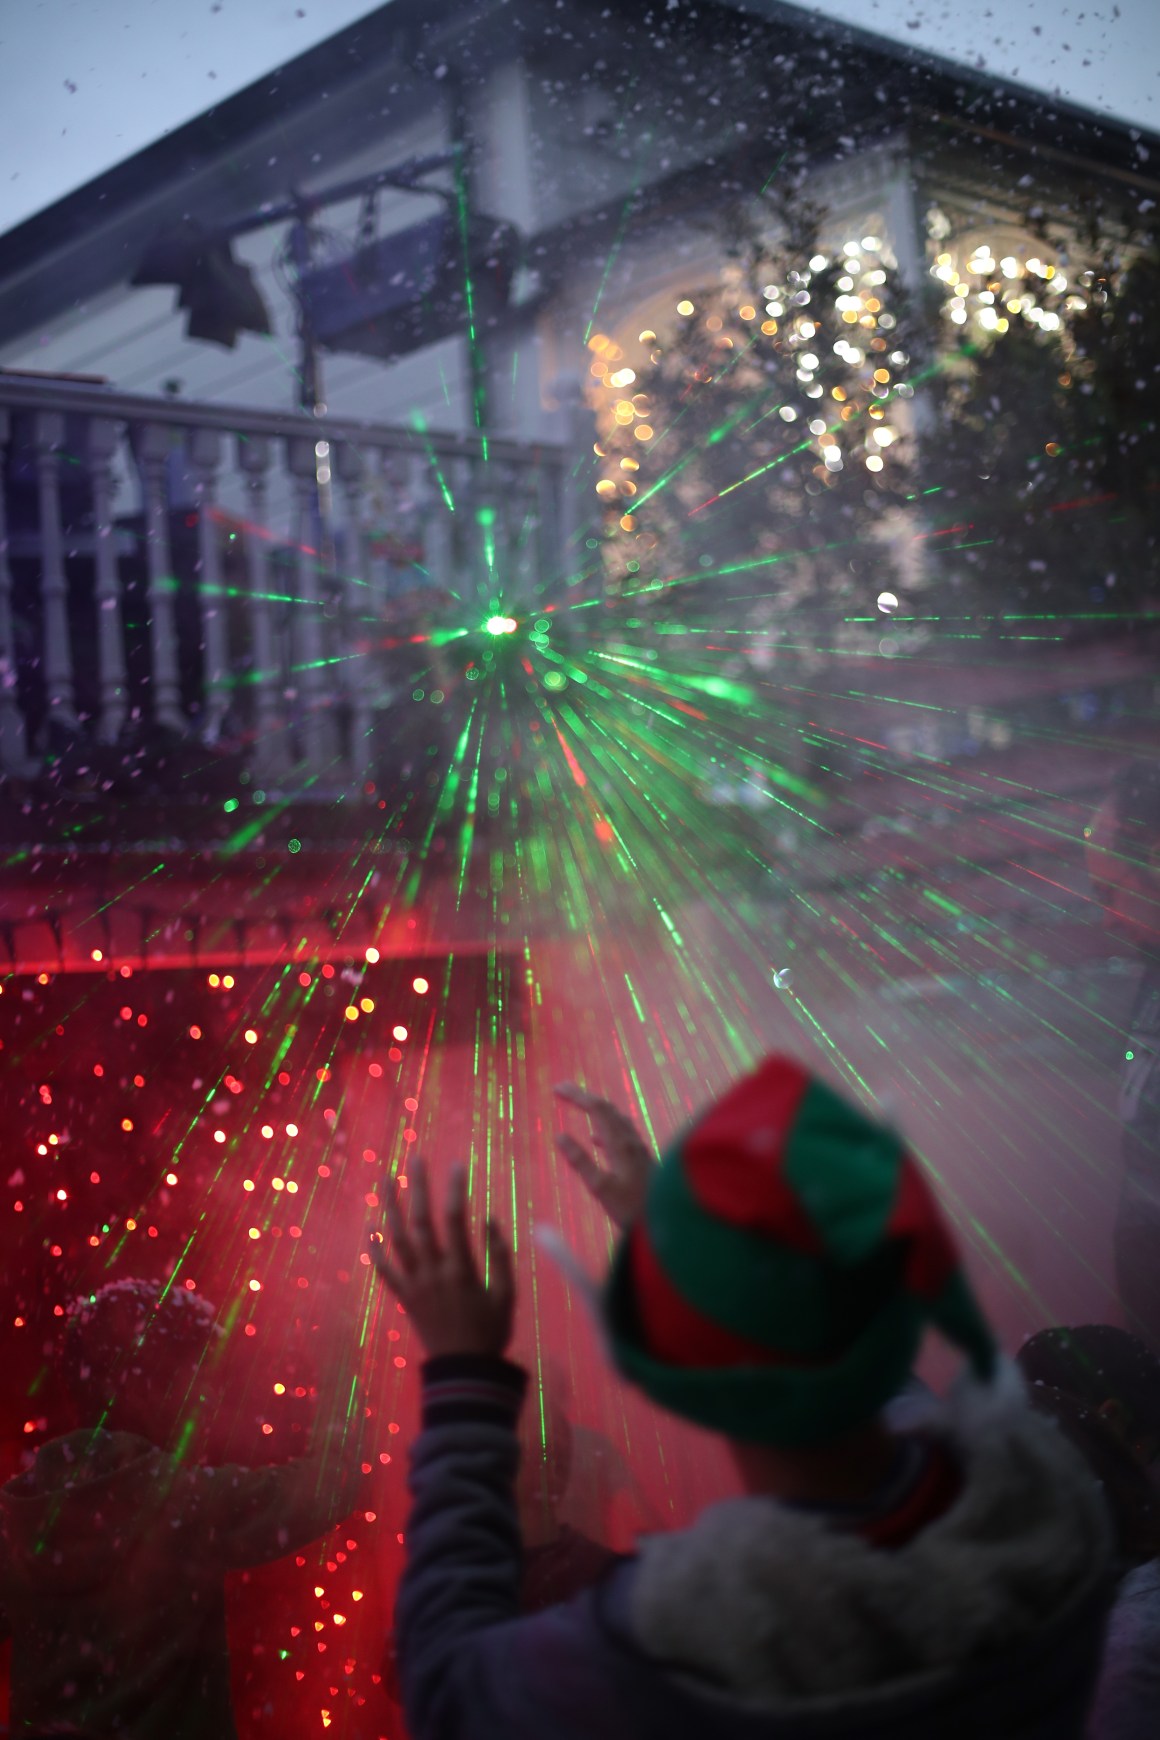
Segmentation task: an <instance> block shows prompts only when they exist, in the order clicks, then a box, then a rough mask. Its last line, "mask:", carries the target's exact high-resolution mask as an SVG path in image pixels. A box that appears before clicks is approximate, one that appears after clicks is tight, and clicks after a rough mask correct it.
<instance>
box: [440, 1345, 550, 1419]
mask: <svg viewBox="0 0 1160 1740" xmlns="http://www.w3.org/2000/svg"><path fill="white" fill-rule="evenodd" d="M527 1384H528V1374H527V1372H525V1371H524V1370H523V1369H522V1368H521V1367H520V1366H518V1365H513V1364H512V1363H511V1361H510V1360H507V1359H493V1358H492V1357H490V1355H488V1354H476V1353H446V1354H440V1355H439V1356H438V1358H436V1359H429V1360H427V1361H426V1362H425V1363H424V1366H423V1429H424V1431H426V1429H427V1428H428V1427H429V1426H454V1425H458V1424H460V1423H461V1422H463V1421H471V1422H472V1423H473V1424H479V1423H483V1424H485V1425H495V1426H509V1427H514V1426H515V1423H516V1420H517V1418H518V1416H519V1411H520V1405H521V1403H522V1402H523V1399H524V1391H525V1390H526V1388H527Z"/></svg>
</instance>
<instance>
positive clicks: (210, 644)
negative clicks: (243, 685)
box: [187, 429, 230, 743]
mask: <svg viewBox="0 0 1160 1740" xmlns="http://www.w3.org/2000/svg"><path fill="white" fill-rule="evenodd" d="M187 439H188V443H189V460H190V464H191V465H192V467H193V473H194V476H195V478H196V479H197V570H198V594H199V598H200V603H201V626H202V636H203V646H204V649H205V650H204V653H203V661H204V662H203V670H204V681H205V705H204V710H203V713H202V727H201V735H202V737H203V739H204V740H205V742H206V743H216V742H217V741H218V739H219V738H220V737H221V734H222V726H223V725H224V723H225V718H226V714H227V713H228V712H229V706H230V672H229V636H228V634H227V618H226V600H225V594H224V592H223V589H222V567H221V544H220V539H219V536H218V525H217V520H216V519H215V518H214V505H215V504H214V495H215V488H216V483H217V469H218V462H219V460H220V458H221V439H220V437H219V435H218V433H217V430H216V429H191V430H190V431H189V435H188V437H187Z"/></svg>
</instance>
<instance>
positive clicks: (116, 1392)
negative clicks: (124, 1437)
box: [63, 1280, 220, 1448]
mask: <svg viewBox="0 0 1160 1740" xmlns="http://www.w3.org/2000/svg"><path fill="white" fill-rule="evenodd" d="M215 1315H216V1313H215V1311H214V1308H213V1306H212V1305H211V1304H210V1303H209V1302H208V1300H206V1299H202V1298H200V1297H198V1295H197V1294H195V1293H191V1292H188V1291H186V1289H185V1288H179V1287H169V1286H166V1284H165V1283H161V1282H156V1281H142V1280H129V1281H112V1282H110V1283H109V1284H108V1285H107V1286H105V1287H102V1288H101V1289H100V1291H99V1292H96V1293H90V1294H83V1295H82V1296H81V1297H80V1298H79V1299H77V1300H75V1301H74V1303H73V1304H72V1306H71V1307H70V1309H69V1313H68V1323H67V1328H66V1331H65V1338H64V1348H63V1366H64V1376H65V1380H66V1382H67V1384H68V1387H69V1390H70V1391H71V1393H72V1396H73V1399H74V1401H75V1403H76V1405H77V1408H78V1410H79V1412H80V1413H81V1415H82V1417H83V1420H84V1423H85V1424H86V1425H92V1426H104V1427H106V1428H107V1429H108V1430H109V1431H125V1432H136V1433H138V1434H139V1435H140V1436H141V1437H144V1438H148V1439H149V1440H150V1441H151V1442H152V1443H154V1444H157V1445H159V1446H162V1447H164V1448H177V1447H178V1445H179V1444H180V1442H181V1440H182V1434H183V1429H184V1428H185V1426H186V1424H187V1422H189V1421H191V1420H192V1419H193V1418H194V1417H195V1415H196V1413H197V1410H198V1405H199V1403H200V1402H201V1401H203V1400H204V1397H203V1395H202V1393H201V1392H202V1388H203V1378H202V1370H203V1366H204V1363H205V1361H206V1358H207V1355H208V1354H209V1352H210V1350H211V1348H212V1347H213V1345H214V1343H215V1341H216V1340H217V1338H218V1336H219V1335H220V1331H219V1330H218V1328H217V1327H216V1325H215V1321H214V1319H215Z"/></svg>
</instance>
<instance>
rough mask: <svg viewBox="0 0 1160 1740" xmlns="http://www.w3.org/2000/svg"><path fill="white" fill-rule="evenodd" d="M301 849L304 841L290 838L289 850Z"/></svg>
mask: <svg viewBox="0 0 1160 1740" xmlns="http://www.w3.org/2000/svg"><path fill="white" fill-rule="evenodd" d="M301 850H302V841H301V840H290V841H289V842H288V844H287V851H290V852H301Z"/></svg>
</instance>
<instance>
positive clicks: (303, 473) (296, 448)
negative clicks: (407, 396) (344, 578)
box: [286, 440, 335, 779]
mask: <svg viewBox="0 0 1160 1740" xmlns="http://www.w3.org/2000/svg"><path fill="white" fill-rule="evenodd" d="M315 446H316V444H315V442H313V441H312V440H297V441H288V442H287V443H286V463H287V466H288V468H289V471H290V475H291V477H292V478H293V479H294V496H295V502H296V504H297V514H296V521H297V532H296V543H297V560H296V562H295V572H296V576H297V587H296V591H297V597H296V598H295V601H294V604H293V605H292V607H291V611H290V673H291V681H292V683H293V686H294V687H295V688H296V689H297V691H298V694H299V696H300V697H301V703H302V727H301V730H302V751H303V757H302V758H303V760H304V761H305V762H306V766H307V769H308V772H309V774H310V775H311V777H312V778H313V779H318V778H320V777H321V776H322V775H323V774H326V773H331V772H333V764H334V760H335V743H334V737H335V733H334V715H333V712H332V710H331V690H332V684H333V678H332V667H331V666H329V665H328V664H327V663H325V659H326V646H325V641H326V635H325V624H324V609H325V604H324V595H325V593H326V591H327V589H328V587H329V584H330V577H329V575H328V574H327V573H325V572H324V559H323V553H322V550H321V549H320V548H319V533H320V516H319V513H318V476H317V472H318V458H319V455H318V454H317V453H316V450H315ZM327 457H329V453H327Z"/></svg>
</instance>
